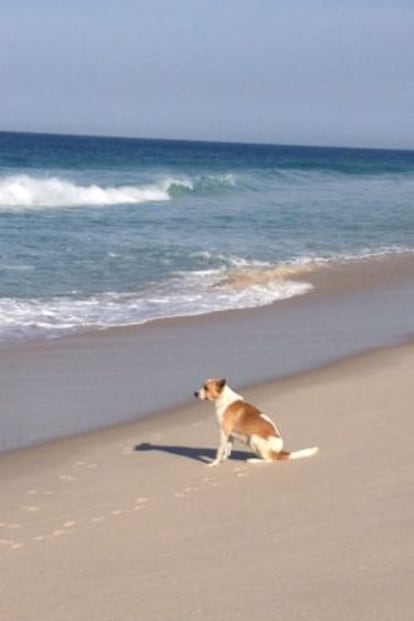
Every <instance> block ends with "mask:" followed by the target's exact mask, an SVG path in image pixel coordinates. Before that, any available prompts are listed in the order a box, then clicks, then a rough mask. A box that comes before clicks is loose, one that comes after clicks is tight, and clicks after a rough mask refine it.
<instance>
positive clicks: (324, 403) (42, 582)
mask: <svg viewBox="0 0 414 621" xmlns="http://www.w3.org/2000/svg"><path fill="white" fill-rule="evenodd" d="M413 368H414V346H413V345H406V346H402V347H398V348H394V349H389V350H379V351H376V352H372V353H369V354H364V355H362V356H358V357H354V358H351V359H348V360H346V361H343V362H339V363H336V364H333V365H331V366H329V367H326V368H322V369H319V370H316V371H311V372H307V373H305V374H301V375H296V376H294V377H291V378H289V379H285V380H281V381H278V382H273V383H271V384H262V385H257V386H255V387H253V388H252V389H249V390H248V391H245V396H246V397H248V398H249V399H251V400H252V401H254V403H256V404H257V405H259V406H261V407H262V408H263V409H264V410H265V411H266V412H267V413H268V414H270V415H274V416H275V419H276V420H277V422H278V424H279V426H280V428H281V430H282V431H283V435H284V437H285V443H286V446H287V448H290V449H292V450H293V449H298V448H302V447H305V446H311V445H314V444H318V445H319V446H320V453H319V454H318V455H317V456H316V457H314V458H312V459H308V460H300V461H297V462H291V463H281V464H276V465H265V466H263V465H262V466H252V465H247V464H245V463H244V461H243V459H244V458H245V456H246V455H245V453H244V451H243V449H242V448H240V450H238V451H236V452H235V453H234V456H233V458H232V459H231V460H229V461H228V462H227V463H226V464H223V465H222V466H220V467H218V468H217V469H208V468H206V467H205V462H207V461H208V460H209V459H211V458H212V456H213V454H214V450H215V447H216V443H217V429H216V427H215V422H214V418H213V412H212V409H211V406H209V405H208V404H205V403H199V402H196V401H195V402H194V404H193V405H191V406H189V407H185V408H182V409H180V410H176V411H170V412H165V413H164V414H163V415H160V416H155V417H152V418H151V419H148V420H144V421H141V422H137V423H135V424H130V425H126V426H119V427H115V428H113V429H108V430H105V431H100V432H95V433H92V434H89V435H84V436H80V437H78V438H71V439H66V440H59V441H56V442H53V443H50V444H47V445H44V446H39V447H35V448H31V449H25V450H21V451H15V452H11V453H6V454H4V455H2V456H0V472H1V517H0V522H1V525H0V539H1V542H0V563H1V569H2V572H1V575H2V579H1V581H0V608H1V618H2V619H7V621H21V620H22V619H30V621H69V620H71V621H72V620H73V621H90V620H91V619H99V621H118V620H120V619H122V620H123V621H130V620H131V621H132V620H135V619H142V620H145V621H155V620H160V621H161V620H162V621H182V620H183V619H203V620H204V619H208V620H211V621H221V620H223V621H232V620H240V619H241V620H246V621H247V620H249V621H250V620H251V619H265V620H269V621H270V620H272V621H273V620H274V619H276V618H279V617H280V618H283V619H292V620H293V619H294V620H295V621H300V620H302V619H303V620H305V619H306V620H307V621H324V620H326V621H332V620H335V621H341V620H344V621H345V620H346V621H349V620H350V619H358V621H368V620H369V621H382V620H384V621H385V620H387V621H388V620H390V621H391V620H395V619H398V621H409V620H411V618H412V611H413V609H414V592H413V589H412V579H411V577H412V574H413V543H414V542H413V524H414V497H413V485H412V474H413V468H414V453H413V450H412V432H413V429H412V427H413V423H412V414H413V408H414V396H413V395H414V393H413V388H412V381H413ZM237 387H238V386H235V388H237ZM194 388H196V386H194ZM238 448H239V447H238Z"/></svg>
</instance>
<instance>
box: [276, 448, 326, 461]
mask: <svg viewBox="0 0 414 621" xmlns="http://www.w3.org/2000/svg"><path fill="white" fill-rule="evenodd" d="M318 451H319V448H318V447H317V446H312V448H305V449H301V450H299V451H292V452H291V453H289V451H280V453H274V458H275V460H276V459H302V457H312V456H313V455H315V454H316V453H317V452H318Z"/></svg>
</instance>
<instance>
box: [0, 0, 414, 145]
mask: <svg viewBox="0 0 414 621" xmlns="http://www.w3.org/2000/svg"><path fill="white" fill-rule="evenodd" d="M413 33H414V1H413V0H388V1H385V0H36V1H33V0H1V3H0V130H3V131H34V132H52V133H73V134H89V135H111V136H131V137H132V136H133V137H148V138H149V137H154V138H176V139H195V140H197V139H200V140H222V141H236V142H259V143H260V142H263V143H273V144H308V145H325V146H361V147H374V148H377V147H378V148H404V149H414V36H413Z"/></svg>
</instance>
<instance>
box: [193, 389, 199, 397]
mask: <svg viewBox="0 0 414 621" xmlns="http://www.w3.org/2000/svg"><path fill="white" fill-rule="evenodd" d="M194 396H195V397H197V399H198V397H199V396H200V393H199V392H198V390H195V391H194Z"/></svg>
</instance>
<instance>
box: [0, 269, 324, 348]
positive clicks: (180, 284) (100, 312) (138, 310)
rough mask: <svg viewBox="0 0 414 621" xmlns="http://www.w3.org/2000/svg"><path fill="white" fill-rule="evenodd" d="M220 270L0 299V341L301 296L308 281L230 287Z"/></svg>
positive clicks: (307, 288)
mask: <svg viewBox="0 0 414 621" xmlns="http://www.w3.org/2000/svg"><path fill="white" fill-rule="evenodd" d="M222 274H223V270H203V271H198V272H197V271H195V272H189V273H188V272H187V273H182V274H176V275H175V276H174V277H173V278H171V279H169V280H167V281H165V282H164V283H158V284H157V285H156V287H154V289H153V290H150V289H147V290H146V291H141V292H136V293H133V292H132V293H131V292H128V293H116V292H105V293H103V294H100V295H95V296H90V297H87V298H78V297H77V296H76V294H75V293H74V294H73V295H70V296H69V295H67V296H59V297H51V298H48V299H34V298H33V299H17V298H0V340H3V341H7V340H15V339H27V338H36V337H56V336H61V335H64V334H68V333H71V332H75V331H85V330H93V329H103V328H108V327H113V326H126V325H131V324H140V323H145V322H147V321H150V320H153V319H156V318H166V317H179V316H187V315H200V314H205V313H210V312H214V311H222V310H229V309H233V308H253V307H256V306H264V305H267V304H271V303H272V302H275V301H277V300H285V299H287V298H290V297H293V296H297V295H303V294H305V293H307V292H308V291H309V290H310V289H311V288H312V286H311V285H309V284H308V283H304V282H296V281H289V280H285V281H277V282H274V283H266V285H265V286H263V285H257V286H255V285H254V286H248V287H246V288H244V289H238V290H236V291H235V290H234V288H232V287H227V286H225V285H224V286H223V285H221V284H220V280H221V278H222Z"/></svg>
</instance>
